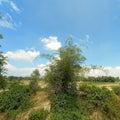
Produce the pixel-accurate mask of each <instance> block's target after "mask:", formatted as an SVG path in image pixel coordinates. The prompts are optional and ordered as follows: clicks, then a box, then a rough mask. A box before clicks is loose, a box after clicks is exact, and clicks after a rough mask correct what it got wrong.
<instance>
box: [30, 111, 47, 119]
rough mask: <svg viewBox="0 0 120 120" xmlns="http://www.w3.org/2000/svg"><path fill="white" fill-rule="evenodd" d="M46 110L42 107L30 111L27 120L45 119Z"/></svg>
mask: <svg viewBox="0 0 120 120" xmlns="http://www.w3.org/2000/svg"><path fill="white" fill-rule="evenodd" d="M47 115H48V111H46V110H44V109H40V110H36V111H33V112H32V113H30V115H29V119H28V120H46V118H47Z"/></svg>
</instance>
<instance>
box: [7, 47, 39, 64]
mask: <svg viewBox="0 0 120 120" xmlns="http://www.w3.org/2000/svg"><path fill="white" fill-rule="evenodd" d="M39 55H40V52H39V51H36V50H29V51H25V50H22V49H20V50H17V51H8V52H7V53H5V56H7V57H8V59H12V60H23V61H27V62H32V61H33V60H34V59H35V58H36V57H38V56H39Z"/></svg>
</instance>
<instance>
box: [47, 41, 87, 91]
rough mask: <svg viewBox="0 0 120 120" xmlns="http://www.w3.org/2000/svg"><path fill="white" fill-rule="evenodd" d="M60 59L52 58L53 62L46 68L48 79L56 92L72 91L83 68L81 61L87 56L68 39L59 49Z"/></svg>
mask: <svg viewBox="0 0 120 120" xmlns="http://www.w3.org/2000/svg"><path fill="white" fill-rule="evenodd" d="M58 55H59V59H58V58H56V57H53V58H52V64H50V66H49V68H48V69H47V70H46V76H45V78H46V80H47V81H48V82H49V84H50V86H51V87H52V89H53V90H54V91H55V93H59V92H63V93H70V92H72V91H73V90H74V88H75V87H76V86H75V81H76V80H77V77H78V76H79V72H80V70H81V69H82V67H81V63H83V62H84V60H85V57H84V56H83V55H82V51H81V49H80V48H79V47H78V46H77V45H74V44H73V43H72V40H71V39H70V40H67V42H66V44H65V46H64V47H62V48H60V49H59V50H58Z"/></svg>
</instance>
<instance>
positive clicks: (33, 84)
mask: <svg viewBox="0 0 120 120" xmlns="http://www.w3.org/2000/svg"><path fill="white" fill-rule="evenodd" d="M39 79H40V73H39V70H38V69H35V70H34V71H33V73H32V74H31V81H30V84H29V88H30V91H31V92H32V93H36V92H37V90H38V88H39V85H38V81H39Z"/></svg>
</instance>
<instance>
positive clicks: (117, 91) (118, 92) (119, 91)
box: [112, 86, 120, 96]
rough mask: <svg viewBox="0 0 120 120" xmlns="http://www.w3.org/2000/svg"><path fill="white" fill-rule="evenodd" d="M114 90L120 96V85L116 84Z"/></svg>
mask: <svg viewBox="0 0 120 120" xmlns="http://www.w3.org/2000/svg"><path fill="white" fill-rule="evenodd" d="M112 90H113V91H114V93H115V94H116V95H118V96H120V86H114V87H112Z"/></svg>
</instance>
